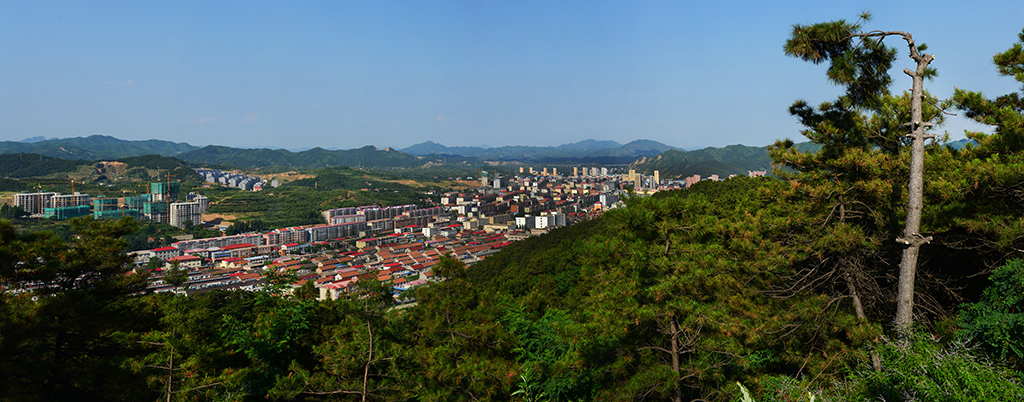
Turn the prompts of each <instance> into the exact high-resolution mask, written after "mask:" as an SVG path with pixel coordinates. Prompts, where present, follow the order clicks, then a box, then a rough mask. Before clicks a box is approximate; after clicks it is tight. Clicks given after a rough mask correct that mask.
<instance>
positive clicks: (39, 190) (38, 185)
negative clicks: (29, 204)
mask: <svg viewBox="0 0 1024 402" xmlns="http://www.w3.org/2000/svg"><path fill="white" fill-rule="evenodd" d="M43 183H46V184H68V183H71V194H72V195H73V194H75V179H74V178H71V179H68V180H36V192H37V196H36V206H37V207H38V208H39V211H38V213H39V214H42V213H43V211H44V210H45V209H46V206H45V205H43Z"/></svg>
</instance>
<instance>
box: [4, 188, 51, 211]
mask: <svg viewBox="0 0 1024 402" xmlns="http://www.w3.org/2000/svg"><path fill="white" fill-rule="evenodd" d="M55 195H57V193H18V194H15V195H14V205H15V206H19V207H21V209H24V210H25V212H28V213H30V214H41V213H43V208H49V205H50V199H51V198H53V196H55Z"/></svg>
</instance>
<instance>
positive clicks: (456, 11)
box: [0, 0, 1024, 149]
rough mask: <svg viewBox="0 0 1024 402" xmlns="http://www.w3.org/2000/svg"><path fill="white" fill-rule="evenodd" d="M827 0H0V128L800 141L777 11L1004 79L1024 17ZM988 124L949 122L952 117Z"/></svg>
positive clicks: (352, 137)
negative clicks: (903, 35) (865, 14)
mask: <svg viewBox="0 0 1024 402" xmlns="http://www.w3.org/2000/svg"><path fill="white" fill-rule="evenodd" d="M711 3H714V4H711ZM831 3H837V4H836V5H833V4H831ZM839 3H847V2H822V1H813V2H811V1H808V2H785V1H783V2H777V3H776V4H771V3H769V2H761V1H757V2H754V1H747V2H728V1H719V2H681V1H636V2H632V1H630V2H627V1H616V2H601V1H579V2H573V1H536V2H533V1H515V2H492V1H453V2H446V1H324V2H297V1H296V2H282V1H273V2H269V1H268V2H258V1H239V2H228V1H221V2H189V1H174V2H137V1H126V2H100V1H88V2H79V1H75V2H47V1H31V2H29V1H7V0H0V140H21V139H24V138H28V137H34V136H44V137H79V136H88V135H92V134H104V135H111V136H114V137H118V138H122V139H129V140H142V139H162V140H170V141H177V142H188V143H190V144H193V145H200V146H202V145H210V144H213V145H228V146H236V147H257V146H258V147H281V148H289V149H296V148H304V147H314V146H320V147H325V148H341V149H349V148H356V147H360V146H364V145H376V146H378V147H386V146H391V147H398V148H403V147H407V146H410V145H413V144H416V143H419V142H423V141H426V140H433V141H436V142H440V143H442V144H445V145H450V146H455V145H484V144H486V145H491V146H501V145H559V144H564V143H569V142H575V141H580V140H584V139H588V138H593V139H599V140H615V141H619V142H622V143H625V142H629V141H632V140H635V139H641V138H643V139H652V140H656V141H661V142H664V143H666V144H669V145H673V146H678V147H684V148H693V147H705V146H724V145H729V144H738V143H740V144H746V145H767V144H770V143H772V142H774V140H776V139H779V138H785V137H789V138H793V139H794V140H797V141H802V140H803V137H802V136H800V134H799V129H800V127H799V125H798V124H797V123H796V120H795V119H794V118H792V117H791V116H789V115H788V113H787V112H786V108H787V107H788V106H789V105H790V104H792V102H793V101H794V100H796V99H805V100H807V101H808V102H810V103H812V104H817V103H819V102H822V101H827V100H831V99H833V98H834V97H835V96H836V95H837V94H838V91H839V90H838V89H837V88H835V87H832V86H830V85H829V84H827V83H826V82H825V79H824V66H814V65H811V64H808V63H804V62H801V61H799V60H797V59H793V58H789V57H786V56H785V55H784V54H783V52H782V45H783V43H784V41H785V40H786V37H787V36H788V34H789V30H790V28H791V26H792V24H795V23H803V24H810V23H814V22H821V21H826V20H833V19H838V18H846V19H851V20H852V19H855V18H856V15H857V14H858V13H860V12H861V11H862V10H870V11H871V12H872V13H873V14H874V16H875V18H874V20H873V21H872V22H871V23H869V24H868V25H867V28H869V29H886V30H903V31H908V32H911V33H913V35H914V37H915V39H917V40H918V41H919V42H924V43H927V44H928V45H929V51H930V52H932V53H935V54H936V61H935V62H934V63H933V64H932V65H933V66H934V67H936V68H937V69H938V71H939V78H937V79H936V80H935V81H933V82H931V83H927V84H926V85H927V88H928V89H929V90H930V91H932V93H934V94H936V95H938V96H940V97H947V96H949V95H950V94H951V93H952V91H953V88H954V87H960V88H967V89H973V90H981V91H984V92H985V93H986V94H987V95H990V96H994V95H999V94H1003V93H1007V92H1012V91H1017V90H1019V89H1020V88H1019V87H1018V85H1017V84H1016V82H1015V81H1013V80H1012V79H1010V78H1006V77H999V76H998V75H997V74H996V72H995V69H994V68H993V66H992V63H991V57H992V55H994V54H996V53H998V52H1001V51H1003V50H1005V49H1007V48H1008V47H1009V46H1010V45H1011V44H1012V43H1013V42H1014V41H1015V40H1016V34H1017V33H1018V32H1020V30H1021V27H1022V26H1024V4H1021V3H1020V2H1019V0H1018V1H986V2H974V3H968V2H947V1H929V2H917V1H901V2H893V1H884V2H873V1H868V2H863V3H860V4H853V3H850V4H839ZM891 40H892V42H891V44H893V45H897V46H903V44H902V43H899V42H897V41H896V40H895V39H891ZM903 56H905V52H901V57H903ZM910 63H911V62H910V61H909V59H907V58H901V59H900V61H899V62H897V66H898V67H900V68H901V69H902V67H904V66H910V65H911V64H910ZM894 76H895V77H896V79H897V81H896V86H895V87H894V89H895V90H902V89H903V88H909V86H910V84H909V80H907V79H906V78H905V76H903V74H902V73H896V74H894ZM983 128H984V127H981V126H978V125H976V124H973V123H971V122H966V121H962V120H960V119H956V118H954V119H952V121H951V122H950V123H949V124H947V125H946V126H945V127H944V129H945V130H947V131H948V132H950V134H951V136H952V137H953V138H954V139H956V138H963V134H962V133H963V130H964V129H971V130H978V129H983Z"/></svg>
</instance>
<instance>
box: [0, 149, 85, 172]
mask: <svg viewBox="0 0 1024 402" xmlns="http://www.w3.org/2000/svg"><path fill="white" fill-rule="evenodd" d="M88 164H90V162H89V161H84V160H70V159H58V158H52V157H49V156H43V155H38V154H7V155H4V156H3V157H2V158H0V177H36V176H47V175H51V174H54V173H61V172H68V171H74V170H76V169H78V167H79V166H82V165H88Z"/></svg>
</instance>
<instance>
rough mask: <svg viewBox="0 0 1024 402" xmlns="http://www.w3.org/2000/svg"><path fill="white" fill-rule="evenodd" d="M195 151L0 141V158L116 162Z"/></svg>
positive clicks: (119, 143)
mask: <svg viewBox="0 0 1024 402" xmlns="http://www.w3.org/2000/svg"><path fill="white" fill-rule="evenodd" d="M193 149H196V147H195V146H192V145H189V144H186V143H176V142H170V141H161V140H143V141H127V140H121V139H117V138H114V137H111V136H106V135H92V136H88V137H78V138H63V139H51V140H44V141H37V142H15V141H0V154H12V153H32V154H40V155H45V156H49V157H51V158H60V159H88V160H97V159H118V158H125V157H130V156H139V155H147V154H159V155H163V156H174V155H178V154H180V153H182V152H188V151H191V150H193Z"/></svg>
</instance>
